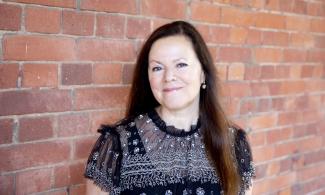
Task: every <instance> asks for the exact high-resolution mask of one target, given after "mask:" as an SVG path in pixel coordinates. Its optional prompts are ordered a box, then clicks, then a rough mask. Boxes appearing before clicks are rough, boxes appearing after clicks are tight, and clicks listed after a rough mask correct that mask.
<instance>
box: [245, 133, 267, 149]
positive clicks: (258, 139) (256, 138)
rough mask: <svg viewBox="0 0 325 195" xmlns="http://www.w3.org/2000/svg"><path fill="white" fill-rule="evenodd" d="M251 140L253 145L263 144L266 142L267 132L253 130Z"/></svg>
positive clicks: (250, 135)
mask: <svg viewBox="0 0 325 195" xmlns="http://www.w3.org/2000/svg"><path fill="white" fill-rule="evenodd" d="M249 140H250V142H249V143H250V144H251V146H253V147H255V146H262V145H264V144H265V133H264V132H254V133H253V132H252V133H251V134H249Z"/></svg>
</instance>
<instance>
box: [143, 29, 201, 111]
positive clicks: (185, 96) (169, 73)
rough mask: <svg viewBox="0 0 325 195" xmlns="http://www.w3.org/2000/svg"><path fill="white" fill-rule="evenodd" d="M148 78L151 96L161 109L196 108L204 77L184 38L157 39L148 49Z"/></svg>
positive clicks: (188, 43)
mask: <svg viewBox="0 0 325 195" xmlns="http://www.w3.org/2000/svg"><path fill="white" fill-rule="evenodd" d="M148 75H149V82H150V87H151V90H152V92H153V95H154V96H155V98H156V100H157V101H158V102H159V103H160V105H161V106H162V108H167V109H169V110H181V109H186V108H194V109H195V106H197V108H198V106H199V99H200V87H201V84H202V83H203V82H204V73H203V71H202V68H201V63H200V61H199V59H198V58H197V56H196V53H195V51H194V49H193V46H192V43H191V42H190V40H189V39H188V38H186V37H185V36H181V35H177V36H169V37H165V38H161V39H158V40H157V41H156V42H155V43H154V44H153V45H152V47H151V50H150V52H149V66H148Z"/></svg>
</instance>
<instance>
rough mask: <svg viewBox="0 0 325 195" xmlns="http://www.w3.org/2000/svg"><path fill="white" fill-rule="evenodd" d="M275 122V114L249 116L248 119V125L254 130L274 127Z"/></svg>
mask: <svg viewBox="0 0 325 195" xmlns="http://www.w3.org/2000/svg"><path fill="white" fill-rule="evenodd" d="M276 122H277V115H275V114H264V115H257V116H251V117H250V118H249V119H248V123H249V126H250V127H251V128H252V129H254V130H255V129H264V128H271V127H275V126H276V124H277V123H276Z"/></svg>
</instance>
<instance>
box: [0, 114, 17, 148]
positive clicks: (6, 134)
mask: <svg viewBox="0 0 325 195" xmlns="http://www.w3.org/2000/svg"><path fill="white" fill-rule="evenodd" d="M0 127H1V128H0V132H1V133H0V134H1V137H0V144H8V143H11V142H12V136H13V130H14V121H13V120H12V119H0Z"/></svg>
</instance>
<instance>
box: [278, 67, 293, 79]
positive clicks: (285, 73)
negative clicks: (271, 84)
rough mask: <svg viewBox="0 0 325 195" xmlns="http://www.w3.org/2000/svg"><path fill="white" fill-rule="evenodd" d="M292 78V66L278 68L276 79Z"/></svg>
mask: <svg viewBox="0 0 325 195" xmlns="http://www.w3.org/2000/svg"><path fill="white" fill-rule="evenodd" d="M289 77H290V66H276V68H275V78H289Z"/></svg>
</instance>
